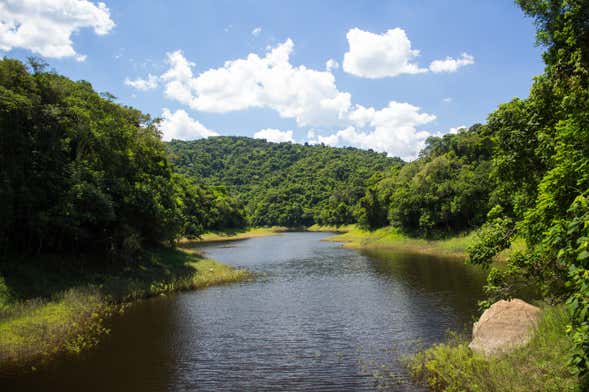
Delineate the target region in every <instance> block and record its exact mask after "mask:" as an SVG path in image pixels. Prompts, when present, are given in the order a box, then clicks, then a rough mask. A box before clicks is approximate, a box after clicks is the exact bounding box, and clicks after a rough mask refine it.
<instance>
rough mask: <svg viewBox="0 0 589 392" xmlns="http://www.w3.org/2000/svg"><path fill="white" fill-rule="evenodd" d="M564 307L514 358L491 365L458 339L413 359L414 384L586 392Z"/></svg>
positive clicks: (547, 315)
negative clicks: (573, 362) (575, 363)
mask: <svg viewBox="0 0 589 392" xmlns="http://www.w3.org/2000/svg"><path fill="white" fill-rule="evenodd" d="M568 323H569V317H568V314H567V312H566V310H565V309H564V308H563V307H548V308H546V309H545V310H544V312H543V314H542V318H541V321H540V323H539V325H538V327H537V330H536V333H535V335H534V338H533V339H532V340H531V341H530V343H529V344H528V345H527V346H525V347H523V348H520V349H518V350H516V351H513V352H512V353H510V354H508V355H506V356H503V357H500V358H492V359H489V360H487V359H486V358H485V357H483V356H482V355H479V354H476V353H473V352H472V351H471V350H470V349H469V348H468V341H467V340H466V339H464V338H460V337H456V336H454V337H453V338H451V339H450V341H449V342H447V343H442V344H437V345H435V346H433V347H431V348H429V349H427V350H425V351H422V352H419V353H418V354H416V355H414V356H412V357H410V358H408V367H409V370H410V372H411V375H412V377H413V379H414V380H415V381H417V382H419V383H421V384H424V385H426V386H427V387H429V389H430V390H431V391H433V392H438V391H445V392H458V391H473V392H475V391H481V392H483V391H484V392H494V391H497V392H500V391H501V392H502V391H510V392H529V391H546V392H552V391H553V392H566V391H581V389H580V386H579V380H578V376H577V373H576V371H575V369H574V368H573V367H572V366H570V364H569V358H570V356H571V350H572V349H573V347H572V344H571V341H570V339H569V337H568V336H567V335H566V331H565V329H566V326H567V324H568Z"/></svg>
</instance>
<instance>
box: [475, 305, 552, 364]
mask: <svg viewBox="0 0 589 392" xmlns="http://www.w3.org/2000/svg"><path fill="white" fill-rule="evenodd" d="M540 313H541V311H540V308H537V307H536V306H533V305H530V304H529V303H527V302H525V301H522V300H521V299H513V300H510V301H504V300H501V301H498V302H495V303H494V304H493V305H491V307H490V308H489V309H487V310H486V311H485V312H484V313H483V315H482V316H481V318H480V319H479V321H478V322H476V323H474V325H473V328H472V342H470V344H469V345H468V347H470V348H471V349H472V350H473V351H475V352H478V353H481V354H483V355H485V356H487V357H489V356H500V355H503V354H507V353H508V352H510V351H513V350H514V349H516V348H518V347H521V346H525V345H526V344H528V342H529V341H530V339H531V338H532V336H533V335H534V331H535V327H536V326H537V324H538V320H539V318H540Z"/></svg>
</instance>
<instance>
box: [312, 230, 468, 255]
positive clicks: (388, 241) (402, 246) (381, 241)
mask: <svg viewBox="0 0 589 392" xmlns="http://www.w3.org/2000/svg"><path fill="white" fill-rule="evenodd" d="M333 229H335V230H337V231H340V232H342V234H338V235H336V236H333V237H329V238H326V239H325V240H326V241H335V242H342V243H343V244H344V246H345V247H347V248H353V249H360V248H390V249H399V250H406V251H412V252H417V253H426V254H438V255H439V254H443V255H448V256H458V257H465V256H466V248H467V247H468V245H470V244H471V243H472V241H473V239H474V234H473V233H469V234H464V235H457V236H454V237H451V238H447V239H443V240H431V241H430V240H425V239H421V238H411V237H408V236H407V235H405V234H403V233H401V232H400V231H399V230H398V229H396V228H393V227H384V228H381V229H377V230H374V231H368V230H362V229H360V228H358V227H357V226H354V225H349V226H342V227H339V228H331V227H328V228H325V227H314V226H312V227H310V228H309V230H311V231H334V230H333Z"/></svg>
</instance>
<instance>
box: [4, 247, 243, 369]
mask: <svg viewBox="0 0 589 392" xmlns="http://www.w3.org/2000/svg"><path fill="white" fill-rule="evenodd" d="M71 264H74V263H72V260H67V259H62V260H59V261H58V257H44V260H43V262H38V260H37V263H35V264H32V263H27V261H26V260H22V261H21V262H19V263H17V262H11V263H10V264H3V265H2V270H1V274H0V372H21V371H26V370H28V369H32V370H34V369H35V367H37V366H39V365H42V364H44V363H46V362H48V361H50V360H52V359H54V358H56V357H59V356H62V355H71V354H77V353H80V352H81V351H84V350H87V349H88V348H91V347H92V346H94V345H96V344H97V343H98V341H99V339H100V336H101V335H103V334H105V333H108V330H107V329H106V328H105V326H104V325H105V323H104V322H105V320H106V319H107V318H108V317H109V316H110V315H111V314H112V313H113V312H122V311H124V309H125V308H126V307H127V306H128V305H129V304H131V303H132V302H133V301H136V300H139V299H142V298H148V297H152V296H156V295H165V294H169V293H172V292H176V291H183V290H194V289H200V288H204V287H208V286H212V285H218V284H224V283H230V282H236V281H239V280H243V279H247V278H249V277H250V276H251V274H250V273H249V272H247V271H245V270H238V269H235V268H232V267H229V266H227V265H224V264H221V263H219V262H216V261H214V260H210V259H205V258H203V257H202V256H201V255H200V254H198V253H197V252H196V251H194V250H191V249H167V248H163V249H158V250H156V251H151V252H147V253H146V254H145V257H143V258H142V260H141V261H140V262H137V263H135V264H133V265H128V266H125V267H124V268H113V267H111V268H109V269H108V270H107V271H105V270H100V269H96V268H91V267H90V266H89V265H87V266H86V267H85V268H82V269H80V268H72V267H69V266H68V265H71ZM76 265H79V263H76ZM40 266H45V267H40Z"/></svg>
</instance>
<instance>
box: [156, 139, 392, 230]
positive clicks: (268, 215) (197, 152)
mask: <svg viewBox="0 0 589 392" xmlns="http://www.w3.org/2000/svg"><path fill="white" fill-rule="evenodd" d="M167 146H168V150H169V152H170V156H171V161H172V162H173V164H174V166H175V168H176V169H177V170H178V171H179V172H181V173H183V174H185V175H187V176H189V177H191V178H196V179H199V181H202V183H203V184H205V185H206V186H209V187H219V186H221V187H225V188H226V189H227V193H228V194H230V195H234V197H235V199H234V200H236V201H238V204H236V205H235V206H236V207H239V203H242V204H241V205H243V208H244V210H245V215H246V216H247V220H248V223H249V224H250V225H252V226H287V227H297V226H310V225H312V224H314V223H320V224H324V225H327V224H329V225H337V226H339V225H343V224H348V223H354V222H356V210H357V208H358V203H359V200H360V199H361V198H362V197H363V196H364V193H365V187H366V184H367V180H368V179H370V177H371V176H373V175H374V173H376V172H380V171H384V170H387V169H389V168H390V167H391V166H393V165H400V163H401V161H400V160H399V159H394V158H387V157H386V156H385V155H384V154H378V153H375V152H371V151H362V150H359V149H355V148H333V147H328V146H323V145H316V146H310V145H300V144H292V143H268V142H266V141H265V140H257V139H251V138H245V137H213V138H208V139H203V140H197V141H192V142H183V141H177V140H175V141H172V142H170V143H169V144H168V145H167Z"/></svg>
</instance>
